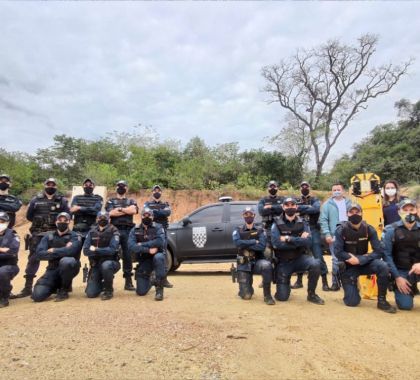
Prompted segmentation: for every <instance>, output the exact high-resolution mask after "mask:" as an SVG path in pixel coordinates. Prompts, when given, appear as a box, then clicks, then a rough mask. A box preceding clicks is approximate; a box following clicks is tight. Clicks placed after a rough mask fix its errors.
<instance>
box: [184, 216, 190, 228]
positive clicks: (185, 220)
mask: <svg viewBox="0 0 420 380" xmlns="http://www.w3.org/2000/svg"><path fill="white" fill-rule="evenodd" d="M191 223H192V222H191V219H190V218H189V217H188V216H186V217H185V218H184V219H182V225H183V226H184V227H185V226H187V225H188V224H191Z"/></svg>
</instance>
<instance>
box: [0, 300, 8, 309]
mask: <svg viewBox="0 0 420 380" xmlns="http://www.w3.org/2000/svg"><path fill="white" fill-rule="evenodd" d="M7 306H9V300H8V299H7V298H0V308H2V307H7Z"/></svg>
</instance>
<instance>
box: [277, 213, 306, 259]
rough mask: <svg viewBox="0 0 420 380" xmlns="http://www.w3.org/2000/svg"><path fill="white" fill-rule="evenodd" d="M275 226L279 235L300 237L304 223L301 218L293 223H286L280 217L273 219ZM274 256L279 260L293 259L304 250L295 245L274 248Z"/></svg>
mask: <svg viewBox="0 0 420 380" xmlns="http://www.w3.org/2000/svg"><path fill="white" fill-rule="evenodd" d="M274 221H275V223H276V226H277V228H278V230H279V232H280V236H293V237H300V236H301V235H302V233H303V232H304V231H305V225H304V223H303V220H302V219H301V218H298V219H297V220H296V221H295V223H293V224H291V225H288V224H286V223H285V222H284V221H283V219H282V218H275V219H274ZM274 252H275V254H276V257H277V258H278V259H280V261H281V260H294V259H297V258H298V257H300V256H301V255H302V254H304V253H305V252H306V248H305V247H296V248H291V249H277V248H276V249H274Z"/></svg>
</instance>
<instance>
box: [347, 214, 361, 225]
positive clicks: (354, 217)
mask: <svg viewBox="0 0 420 380" xmlns="http://www.w3.org/2000/svg"><path fill="white" fill-rule="evenodd" d="M361 221H362V216H361V215H357V214H353V215H351V216H349V222H350V223H351V224H354V225H357V224H359V223H360V222H361Z"/></svg>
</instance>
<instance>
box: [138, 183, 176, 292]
mask: <svg viewBox="0 0 420 380" xmlns="http://www.w3.org/2000/svg"><path fill="white" fill-rule="evenodd" d="M161 197H162V188H161V187H160V186H159V185H154V186H153V188H152V199H151V200H149V201H147V202H145V204H144V206H143V208H150V209H151V210H152V211H153V221H154V222H155V223H158V224H160V225H161V226H162V227H163V230H164V232H165V245H164V253H165V255H170V253H168V250H167V248H168V235H167V230H168V226H169V216H170V215H171V207H170V206H169V203H168V202H163V201H162V200H161ZM169 269H170V268H166V273H168V270H169ZM163 287H164V288H173V285H172V284H171V283H170V282H169V281H168V278H167V275H166V274H165V278H164V279H163Z"/></svg>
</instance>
